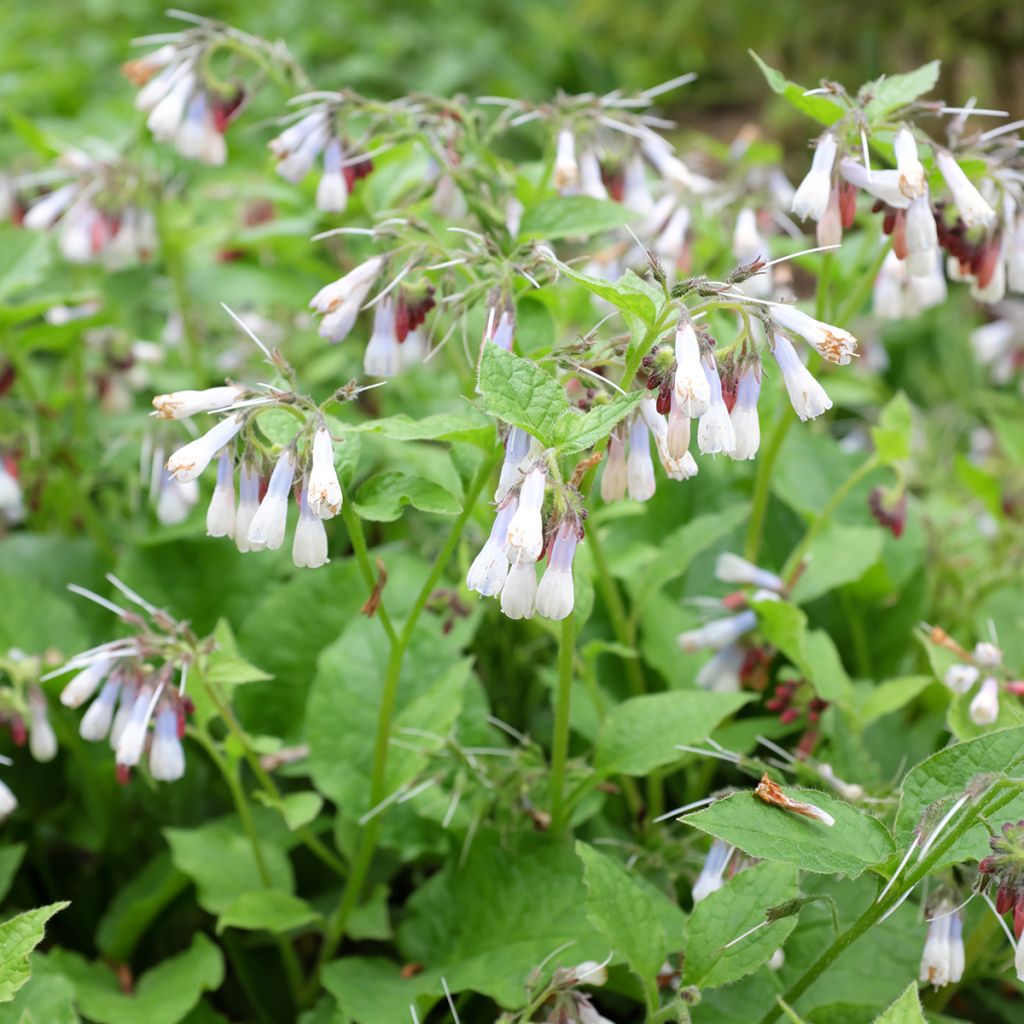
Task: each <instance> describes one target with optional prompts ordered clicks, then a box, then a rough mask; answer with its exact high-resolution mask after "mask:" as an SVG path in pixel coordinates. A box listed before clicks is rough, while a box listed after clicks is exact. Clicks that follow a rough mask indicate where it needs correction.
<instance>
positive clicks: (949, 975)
mask: <svg viewBox="0 0 1024 1024" xmlns="http://www.w3.org/2000/svg"><path fill="white" fill-rule="evenodd" d="M964 966H965V954H964V940H963V922H962V921H961V919H960V913H959V911H956V910H954V909H953V905H952V904H951V903H950V902H949V901H948V900H943V901H942V902H941V903H940V904H939V906H938V907H937V908H936V912H935V914H934V915H933V916H932V917H931V918H930V919H929V921H928V937H927V938H926V939H925V944H924V951H923V952H922V954H921V972H920V980H921V981H925V982H928V983H929V984H930V985H931V986H932V987H933V988H942V987H943V986H944V985H949V984H954V985H955V984H956V983H957V982H958V981H960V979H961V978H962V977H963V974H964Z"/></svg>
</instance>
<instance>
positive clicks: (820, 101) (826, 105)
mask: <svg viewBox="0 0 1024 1024" xmlns="http://www.w3.org/2000/svg"><path fill="white" fill-rule="evenodd" d="M747 52H748V53H749V54H750V56H751V57H753V58H754V61H755V63H756V64H757V66H758V67H759V68H760V69H761V73H762V74H763V75H764V77H765V81H767V83H768V85H769V86H770V87H771V90H772V92H774V93H778V95H780V96H782V97H783V99H785V100H786V102H787V103H789V105H790V106H792V107H795V108H796V109H797V110H799V111H800V113H802V114H806V115H807V116H808V117H812V118H814V120H815V121H817V122H818V123H819V124H823V125H830V124H835V122H836V121H838V120H839V119H840V118H841V117H842V116H843V115H844V114H845V113H846V108H845V107H844V106H843V105H842V104H841V103H840V102H839V101H838V100H836V99H833V98H832V97H831V96H806V95H804V94H805V93H806V92H807V89H805V88H804V87H803V86H802V85H797V84H796V83H795V82H789V81H787V80H786V76H785V75H784V74H783V73H782V72H781V71H776V70H775V69H774V68H771V67H769V66H768V65H767V64H765V62H764V61H763V60H761V58H760V57H759V56H758V55H757V54H756V53H754V51H753V50H748V51H747Z"/></svg>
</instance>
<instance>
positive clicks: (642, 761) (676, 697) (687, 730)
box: [594, 690, 753, 775]
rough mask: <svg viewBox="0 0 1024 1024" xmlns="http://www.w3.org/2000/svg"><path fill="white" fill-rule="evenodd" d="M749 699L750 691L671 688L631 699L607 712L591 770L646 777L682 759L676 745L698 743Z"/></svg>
mask: <svg viewBox="0 0 1024 1024" xmlns="http://www.w3.org/2000/svg"><path fill="white" fill-rule="evenodd" d="M750 700H753V695H752V694H749V693H710V692H708V691H706V690H671V691H669V692H668V693H649V694H645V695H643V696H641V697H631V698H630V699H629V700H626V701H623V702H622V703H621V704H619V705H617V706H616V707H614V708H612V709H611V711H609V712H608V715H607V717H606V718H605V720H604V724H603V725H602V727H601V731H600V733H599V734H598V737H597V749H596V751H595V754H594V767H595V768H596V769H597V770H598V771H599V772H601V773H602V774H612V773H621V774H623V775H647V774H648V773H649V772H652V771H653V770H654V769H655V768H659V767H661V766H662V765H666V764H672V763H673V762H674V761H679V760H680V759H682V758H684V757H687V756H688V755H686V754H684V753H681V752H680V751H679V750H677V749H676V745H677V744H679V743H688V744H692V743H698V742H700V741H701V740H703V739H706V738H707V737H708V736H710V735H711V733H712V732H714V730H715V727H716V726H717V725H718V724H719V722H721V721H722V719H723V718H726V717H727V716H729V715H731V714H732V713H733V712H734V711H737V710H738V709H739V708H741V707H743V705H744V704H746V703H747V702H748V701H750Z"/></svg>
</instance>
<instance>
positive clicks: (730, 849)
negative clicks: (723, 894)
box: [691, 839, 736, 904]
mask: <svg viewBox="0 0 1024 1024" xmlns="http://www.w3.org/2000/svg"><path fill="white" fill-rule="evenodd" d="M735 855H736V847H735V846H732V845H731V844H730V843H726V842H724V841H723V840H721V839H716V840H714V842H712V844H711V849H710V850H708V855H707V857H706V858H705V859H704V866H703V867H702V868H701V869H700V874H699V875H698V876H697V880H696V881H695V882H694V883H693V889H692V890H691V895H692V897H693V902H694V904H697V903H700V902H701V900H704V899H707V897H708V896H710V895H711V894H712V893H713V892H717V891H718V890H719V889H721V888H722V886H723V885H725V874H726V871H727V870H728V869H729V867H730V864H731V865H732V867H733V870H735V867H736V865H735V863H734V858H735Z"/></svg>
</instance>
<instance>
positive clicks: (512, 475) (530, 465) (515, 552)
mask: <svg viewBox="0 0 1024 1024" xmlns="http://www.w3.org/2000/svg"><path fill="white" fill-rule="evenodd" d="M531 442H532V438H530V436H529V435H528V434H525V432H524V431H522V430H520V429H519V428H518V427H513V428H512V429H511V430H510V431H509V434H508V437H507V439H506V442H505V453H506V454H505V464H504V466H503V468H502V475H501V480H500V481H499V484H498V490H497V493H496V494H495V501H496V503H497V514H496V515H495V517H494V524H493V526H492V527H491V532H490V535H489V536H488V538H487V541H486V543H485V544H484V546H483V548H481V550H480V553H479V554H478V555H477V556H476V558H475V559H474V560H473V564H472V565H471V566H470V568H469V573H468V575H467V576H466V585H467V586H468V587H469V589H470V590H475V591H476V592H477V593H478V594H481V595H482V596H484V597H498V596H499V595H500V599H501V610H502V612H503V613H504V614H505V615H507V616H508V617H509V618H510V619H529V618H532V617H533V614H534V613H535V612H536V613H537V614H538V615H542V616H543V617H544V618H546V619H564V618H566V616H568V615H569V614H570V613H571V612H572V609H573V604H574V600H575V589H574V587H573V580H572V563H573V558H574V557H575V554H576V545H577V544H578V543H579V542H580V541H581V540H582V539H583V524H582V519H583V515H582V513H581V512H580V510H579V508H578V506H577V504H576V502H575V500H574V497H575V496H574V495H572V494H570V493H569V492H570V490H571V489H570V488H567V487H557V486H556V487H555V488H553V508H552V510H551V514H550V515H548V516H547V517H545V515H544V505H545V495H546V493H547V489H548V488H547V485H548V472H549V466H550V460H548V458H547V456H546V453H544V452H542V451H538V450H537V449H538V447H539V446H537V445H536V443H535V442H534V443H532V444H531ZM542 556H543V557H546V558H547V563H548V564H547V568H546V569H545V570H544V573H543V575H542V576H541V580H540V583H539V584H538V582H537V571H536V564H537V561H538V560H539V559H540V558H541V557H542Z"/></svg>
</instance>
